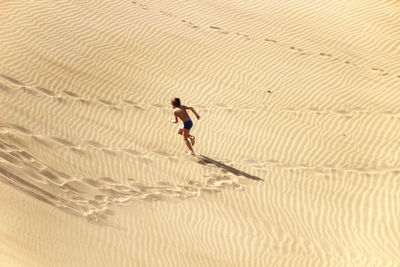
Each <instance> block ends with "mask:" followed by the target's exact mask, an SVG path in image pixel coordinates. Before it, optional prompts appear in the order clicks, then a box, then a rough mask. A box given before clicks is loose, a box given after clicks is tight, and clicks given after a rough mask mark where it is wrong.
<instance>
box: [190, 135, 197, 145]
mask: <svg viewBox="0 0 400 267" xmlns="http://www.w3.org/2000/svg"><path fill="white" fill-rule="evenodd" d="M195 142H196V140H195V137H194V136H193V135H192V136H191V137H190V143H192V146H193V145H194V143H195Z"/></svg>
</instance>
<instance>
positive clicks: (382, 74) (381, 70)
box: [371, 68, 389, 76]
mask: <svg viewBox="0 0 400 267" xmlns="http://www.w3.org/2000/svg"><path fill="white" fill-rule="evenodd" d="M371 70H373V71H376V72H379V73H380V75H381V76H386V75H388V74H389V72H385V70H384V69H380V68H371Z"/></svg>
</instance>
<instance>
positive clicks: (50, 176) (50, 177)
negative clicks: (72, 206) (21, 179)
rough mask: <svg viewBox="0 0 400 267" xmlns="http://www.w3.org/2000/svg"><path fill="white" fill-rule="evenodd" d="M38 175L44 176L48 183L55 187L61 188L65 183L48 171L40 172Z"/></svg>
mask: <svg viewBox="0 0 400 267" xmlns="http://www.w3.org/2000/svg"><path fill="white" fill-rule="evenodd" d="M40 174H41V175H43V176H45V177H46V178H47V179H48V181H50V182H52V183H54V184H56V185H59V186H62V185H64V184H65V183H66V182H67V181H65V180H64V179H61V178H60V177H58V176H57V175H56V174H54V173H53V172H52V171H50V170H48V169H45V170H42V171H40Z"/></svg>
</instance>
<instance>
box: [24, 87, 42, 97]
mask: <svg viewBox="0 0 400 267" xmlns="http://www.w3.org/2000/svg"><path fill="white" fill-rule="evenodd" d="M21 89H22V91H24V92H25V93H28V94H30V95H34V96H38V95H39V92H38V91H34V90H32V87H30V86H22V87H21Z"/></svg>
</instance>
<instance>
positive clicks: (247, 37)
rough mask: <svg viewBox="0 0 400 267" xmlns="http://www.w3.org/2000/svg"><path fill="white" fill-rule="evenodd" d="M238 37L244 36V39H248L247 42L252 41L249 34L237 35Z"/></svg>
mask: <svg viewBox="0 0 400 267" xmlns="http://www.w3.org/2000/svg"><path fill="white" fill-rule="evenodd" d="M236 35H237V36H243V37H244V38H246V39H247V40H251V38H250V36H249V35H247V34H243V33H238V32H237V33H236Z"/></svg>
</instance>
